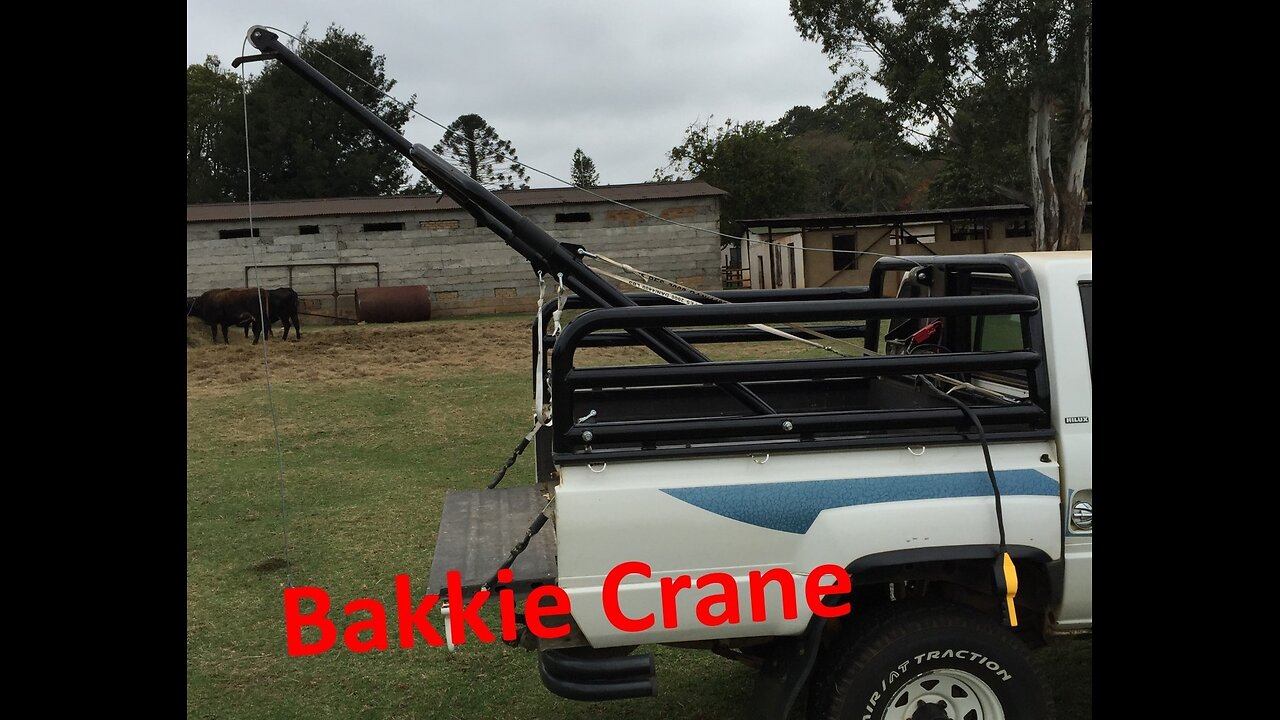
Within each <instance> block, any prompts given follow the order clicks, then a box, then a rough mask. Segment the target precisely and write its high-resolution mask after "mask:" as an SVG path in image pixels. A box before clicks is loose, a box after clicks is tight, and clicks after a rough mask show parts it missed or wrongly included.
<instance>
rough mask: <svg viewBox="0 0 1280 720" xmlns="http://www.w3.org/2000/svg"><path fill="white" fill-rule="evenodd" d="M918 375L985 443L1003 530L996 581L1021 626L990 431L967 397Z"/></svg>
mask: <svg viewBox="0 0 1280 720" xmlns="http://www.w3.org/2000/svg"><path fill="white" fill-rule="evenodd" d="M916 378H917V379H918V380H919V381H920V382H921V383H922V384H923V385H924V386H925V387H926V388H928V389H929V390H931V391H933V393H934V394H936V395H937V396H938V397H940V398H942V399H944V400H946V401H947V402H949V403H951V404H953V405H955V406H956V407H958V408H960V412H962V413H964V415H965V417H967V418H968V419H969V422H970V423H972V424H973V427H974V429H976V430H977V432H978V442H979V444H981V445H982V457H983V460H985V461H986V464H987V477H988V478H990V480H991V492H992V494H993V495H994V496H995V500H996V526H997V527H998V528H999V530H1000V549H999V552H998V554H997V555H996V561H995V567H994V571H995V584H996V591H997V593H999V595H1000V597H1001V598H1002V601H1001V603H1000V615H1001V617H1002V618H1003V619H1004V621H1005V623H1007V624H1008V625H1009V627H1017V626H1018V613H1017V610H1016V609H1015V608H1014V602H1013V599H1014V596H1016V595H1017V594H1018V571H1017V569H1016V568H1015V567H1014V564H1013V558H1012V557H1011V556H1010V555H1009V547H1008V544H1007V543H1006V538H1005V532H1004V507H1003V504H1002V503H1001V501H1000V483H998V482H997V481H996V471H995V466H994V465H992V463H991V447H990V445H989V444H988V442H987V431H986V429H985V428H983V426H982V421H981V420H979V419H978V415H977V413H975V412H974V411H973V409H972V408H970V407H969V406H968V405H967V404H966V403H965V402H964V401H963V400H961V399H960V398H957V397H955V396H953V395H950V394H949V393H944V392H942V391H941V390H939V389H938V387H937V386H936V385H934V384H933V383H932V382H930V381H929V379H928V378H927V377H925V376H924V375H917V376H916Z"/></svg>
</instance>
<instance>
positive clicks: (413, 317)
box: [356, 285, 431, 323]
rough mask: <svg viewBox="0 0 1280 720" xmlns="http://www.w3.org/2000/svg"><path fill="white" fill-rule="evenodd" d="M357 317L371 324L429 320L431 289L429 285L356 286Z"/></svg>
mask: <svg viewBox="0 0 1280 720" xmlns="http://www.w3.org/2000/svg"><path fill="white" fill-rule="evenodd" d="M356 319H358V320H360V321H361V322H371V323H392V322H417V321H419V320H430V319H431V290H430V289H429V288H428V287H427V286H426V285H400V286H397V287H369V288H356Z"/></svg>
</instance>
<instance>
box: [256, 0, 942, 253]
mask: <svg viewBox="0 0 1280 720" xmlns="http://www.w3.org/2000/svg"><path fill="white" fill-rule="evenodd" d="M261 27H262V28H263V29H265V30H271V31H273V32H276V33H279V34H281V35H283V36H285V37H288V38H290V39H292V40H293V41H294V42H297V43H298V44H299V45H303V44H305V45H310V46H311V49H312V50H313V51H315V53H316V54H317V55H319V56H320V57H322V58H324V59H326V60H328V61H329V62H331V63H333V64H334V65H335V66H337V67H338V68H339V69H340V70H342V71H343V72H345V73H346V74H348V75H350V76H351V77H353V78H355V79H356V80H358V81H360V82H361V83H364V84H365V85H367V86H369V87H370V88H371V89H372V90H373V91H374V92H377V93H378V94H380V95H382V96H383V97H385V98H386V99H388V100H390V101H391V102H393V103H396V104H397V105H399V106H400V107H402V108H404V109H405V110H408V111H409V112H410V113H412V114H414V115H417V116H418V117H420V118H422V119H423V120H426V121H427V122H429V123H431V124H432V125H435V126H436V127H438V128H440V129H442V130H444V131H445V133H446V135H445V138H446V139H448V138H449V135H450V134H459V133H458V132H457V131H456V130H451V129H449V126H447V125H445V124H444V123H442V122H440V121H438V120H436V119H435V118H432V117H430V116H428V115H426V114H424V113H422V112H421V111H420V110H418V109H417V108H411V107H409V105H408V103H406V102H404V101H403V100H401V99H400V98H397V97H396V96H395V95H392V94H391V93H389V92H387V91H386V90H383V89H382V88H381V87H379V86H377V85H375V84H374V83H372V82H370V81H369V80H366V79H365V78H363V77H361V76H360V75H359V74H358V73H356V72H355V71H354V70H352V69H350V68H348V67H347V66H345V65H343V64H342V63H340V62H338V61H337V60H335V59H333V58H332V57H330V56H329V55H327V54H325V53H324V51H322V50H320V49H319V47H318V45H317V43H316V42H314V41H312V40H308V39H306V38H302V37H298V36H297V35H294V34H293V33H290V32H287V31H285V30H281V29H280V28H278V27H273V26H271V25H262V26H261ZM242 52H243V49H242ZM459 135H460V139H462V140H464V141H466V142H467V143H469V144H471V145H473V146H474V145H475V144H476V141H475V140H474V139H472V138H468V137H466V136H465V135H461V134H459ZM518 164H519V165H520V167H523V168H525V169H527V170H532V171H533V172H535V173H537V174H539V175H542V176H544V177H547V178H550V179H551V180H555V181H556V182H558V183H560V184H562V185H565V186H567V187H571V188H574V189H576V190H581V191H582V192H585V193H587V194H588V195H590V196H592V197H594V198H596V199H598V200H600V201H602V202H607V203H610V204H612V205H617V206H618V207H621V208H625V209H627V210H630V211H632V212H636V213H639V214H641V215H644V216H645V217H648V218H650V219H652V220H657V221H658V222H661V223H666V224H667V225H674V226H676V227H682V228H685V229H687V230H693V231H694V232H698V233H703V234H706V235H715V236H717V237H721V238H726V239H729V240H733V241H735V242H742V241H743V240H745V241H746V242H748V243H755V244H757V245H769V246H772V247H777V248H788V249H791V250H795V249H797V248H795V247H794V246H792V245H790V244H788V243H780V242H774V241H772V240H760V239H758V238H751V237H747V238H743V237H742V236H739V235H730V234H728V233H722V232H720V231H719V230H710V229H708V228H704V227H698V226H697V225H690V224H688V223H682V222H680V221H678V220H672V219H671V218H665V217H662V216H661V215H657V214H655V213H651V212H649V211H648V210H644V209H642V208H638V207H635V206H634V205H628V204H627V203H624V202H622V201H620V200H614V199H613V198H609V197H605V196H604V195H601V194H600V193H598V192H596V191H594V190H592V189H591V188H588V187H583V186H581V185H576V184H574V183H572V182H570V181H568V180H565V179H564V178H562V177H559V176H557V175H554V174H552V173H549V172H547V171H545V170H541V169H539V168H536V167H534V166H532V165H530V164H528V163H526V162H520V163H518ZM460 169H461V168H460ZM464 172H465V170H464ZM799 250H801V251H802V252H811V253H812V252H816V253H831V254H833V255H870V256H871V257H878V258H896V259H899V260H907V261H908V262H913V263H915V264H916V267H924V265H922V264H921V263H920V261H918V260H915V259H914V258H913V257H912V256H910V255H890V254H888V253H878V252H871V251H870V250H836V249H835V248H810V247H801V248H799Z"/></svg>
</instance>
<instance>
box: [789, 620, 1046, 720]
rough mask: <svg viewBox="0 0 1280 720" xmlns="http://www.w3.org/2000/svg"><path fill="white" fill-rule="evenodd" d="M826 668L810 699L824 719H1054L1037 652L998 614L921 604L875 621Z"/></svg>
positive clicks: (814, 710) (814, 713) (834, 655)
mask: <svg viewBox="0 0 1280 720" xmlns="http://www.w3.org/2000/svg"><path fill="white" fill-rule="evenodd" d="M871 623H872V624H871V625H869V626H868V627H866V629H865V631H864V632H861V633H859V634H858V635H857V639H856V640H855V641H854V642H853V643H852V644H851V645H849V646H848V647H846V648H843V651H841V649H835V652H834V653H832V654H831V655H830V656H829V657H831V658H832V662H831V664H830V666H829V667H826V668H820V669H819V672H823V671H825V672H823V675H822V676H821V677H818V678H816V679H815V682H814V686H813V690H812V695H811V697H810V705H809V707H810V708H812V713H811V717H813V718H820V719H821V720H863V719H870V720H1051V719H1052V718H1053V707H1052V702H1051V701H1050V699H1049V698H1050V696H1049V692H1048V689H1047V688H1046V686H1045V683H1044V681H1043V679H1042V678H1041V677H1040V676H1039V674H1038V673H1037V672H1036V670H1035V668H1034V666H1033V665H1032V662H1031V653H1030V651H1029V650H1028V649H1027V648H1026V646H1025V645H1023V644H1022V642H1021V641H1019V640H1018V639H1017V638H1016V637H1014V636H1013V635H1012V634H1011V633H1010V632H1009V631H1008V630H1006V629H1005V628H1003V627H1001V626H1000V624H999V623H997V622H996V621H995V620H993V619H992V618H989V617H987V616H985V615H982V614H980V613H978V612H977V611H974V610H971V609H969V608H966V607H961V606H955V605H930V606H915V607H913V608H910V609H902V610H897V611H894V612H891V613H890V614H889V615H887V616H882V617H880V618H879V620H878V621H877V620H873V621H871Z"/></svg>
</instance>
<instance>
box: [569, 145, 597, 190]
mask: <svg viewBox="0 0 1280 720" xmlns="http://www.w3.org/2000/svg"><path fill="white" fill-rule="evenodd" d="M569 180H570V181H571V182H572V183H573V184H574V185H577V186H578V187H595V186H597V185H599V184H600V173H598V172H596V163H595V161H594V160H592V159H591V158H589V157H587V154H586V153H584V152H582V148H578V149H577V150H574V151H573V171H572V172H571V173H570V175H569Z"/></svg>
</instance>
